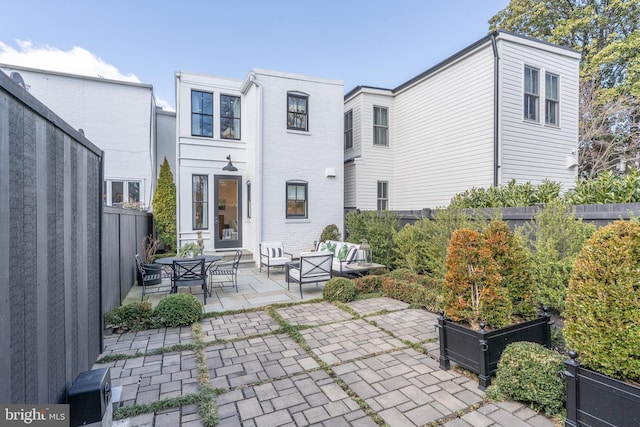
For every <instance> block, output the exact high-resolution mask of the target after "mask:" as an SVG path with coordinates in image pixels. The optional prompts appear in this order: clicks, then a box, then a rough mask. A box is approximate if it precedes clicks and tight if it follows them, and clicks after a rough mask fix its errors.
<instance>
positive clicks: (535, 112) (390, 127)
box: [344, 31, 580, 210]
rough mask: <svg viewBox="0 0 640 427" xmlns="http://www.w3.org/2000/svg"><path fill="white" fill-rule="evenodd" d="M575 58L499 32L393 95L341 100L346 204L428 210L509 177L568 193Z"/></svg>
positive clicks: (361, 94) (361, 92)
mask: <svg viewBox="0 0 640 427" xmlns="http://www.w3.org/2000/svg"><path fill="white" fill-rule="evenodd" d="M579 60H580V54H579V53H577V52H575V51H573V50H569V49H564V48H561V47H558V46H555V45H551V44H548V43H545V42H541V41H537V40H532V39H529V38H526V37H522V36H518V35H514V34H511V33H507V32H503V31H498V32H494V33H492V34H490V35H488V36H486V37H484V38H483V39H481V40H479V41H478V42H476V43H474V44H473V45H471V46H469V47H467V48H466V49H464V50H462V51H460V52H458V53H456V54H455V55H453V56H452V57H450V58H448V59H447V60H445V61H443V62H441V63H439V64H437V65H436V66H434V67H433V68H430V69H429V70H427V71H425V72H424V73H422V74H420V75H418V76H416V77H415V78H413V79H411V80H409V81H407V82H406V83H404V84H402V85H400V86H398V87H397V88H395V89H393V90H387V89H380V88H371V87H366V86H359V87H357V88H355V89H354V90H352V91H351V92H349V93H348V94H347V95H345V103H344V105H345V106H344V113H345V123H352V124H353V128H352V136H349V135H348V133H349V131H348V126H347V127H345V136H344V139H345V156H344V157H345V177H346V179H345V207H346V208H358V209H365V210H376V209H378V210H381V209H392V210H413V209H422V208H434V207H438V206H444V205H447V204H448V203H449V201H450V200H451V198H452V197H453V196H454V195H455V194H457V193H460V192H462V191H464V190H466V189H468V188H471V187H488V186H491V185H502V184H506V183H507V182H509V181H510V180H512V179H514V180H516V182H519V183H524V182H527V181H529V182H531V183H532V184H539V183H540V182H542V181H543V180H544V179H550V180H553V181H557V182H560V183H561V184H562V185H563V189H564V190H567V189H568V188H570V187H571V186H573V185H574V183H575V178H576V176H577V168H576V162H575V160H576V150H577V144H578V68H579ZM525 74H527V78H526V79H525ZM525 80H526V81H525ZM525 90H527V92H526V93H525ZM525 104H526V105H525ZM380 109H384V110H385V111H386V112H384V113H383V114H382V116H386V117H381V116H380V113H379V112H380ZM385 125H386V129H385ZM376 133H386V135H387V136H386V140H385V141H386V143H384V142H385V141H383V143H381V141H380V139H381V138H380V136H379V135H375V134H376ZM351 139H352V143H349V142H347V141H349V140H351ZM382 139H384V138H382Z"/></svg>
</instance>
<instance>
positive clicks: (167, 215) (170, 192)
mask: <svg viewBox="0 0 640 427" xmlns="http://www.w3.org/2000/svg"><path fill="white" fill-rule="evenodd" d="M152 203H153V221H154V223H155V227H156V231H157V232H158V238H159V240H160V243H162V245H164V247H165V250H167V251H169V250H171V249H174V248H175V247H176V241H177V234H176V184H175V183H174V182H173V174H172V173H171V167H170V166H169V161H168V160H167V158H166V157H165V158H164V161H163V162H162V165H161V166H160V174H159V176H158V184H157V186H156V191H155V193H154V194H153V202H152Z"/></svg>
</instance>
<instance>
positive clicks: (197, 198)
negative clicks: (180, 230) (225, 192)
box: [191, 175, 209, 230]
mask: <svg viewBox="0 0 640 427" xmlns="http://www.w3.org/2000/svg"><path fill="white" fill-rule="evenodd" d="M191 190H192V198H191V200H192V203H193V207H192V212H193V218H192V221H193V229H194V230H206V229H208V228H209V177H208V176H207V175H193V177H192V183H191Z"/></svg>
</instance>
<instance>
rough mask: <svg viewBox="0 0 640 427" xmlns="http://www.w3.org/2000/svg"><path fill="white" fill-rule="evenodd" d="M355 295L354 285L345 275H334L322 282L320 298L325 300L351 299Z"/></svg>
mask: <svg viewBox="0 0 640 427" xmlns="http://www.w3.org/2000/svg"><path fill="white" fill-rule="evenodd" d="M355 297H356V285H355V284H354V283H353V281H352V280H351V279H347V278H346V277H334V278H332V279H329V280H328V281H327V283H325V284H324V288H323V289H322V298H324V299H325V300H326V301H340V302H349V301H353V300H354V299H355Z"/></svg>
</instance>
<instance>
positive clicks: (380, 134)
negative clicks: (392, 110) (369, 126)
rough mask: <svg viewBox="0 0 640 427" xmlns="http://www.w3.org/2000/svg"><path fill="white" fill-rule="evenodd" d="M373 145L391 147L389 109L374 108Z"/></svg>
mask: <svg viewBox="0 0 640 427" xmlns="http://www.w3.org/2000/svg"><path fill="white" fill-rule="evenodd" d="M373 145H389V109H388V108H384V107H373Z"/></svg>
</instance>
